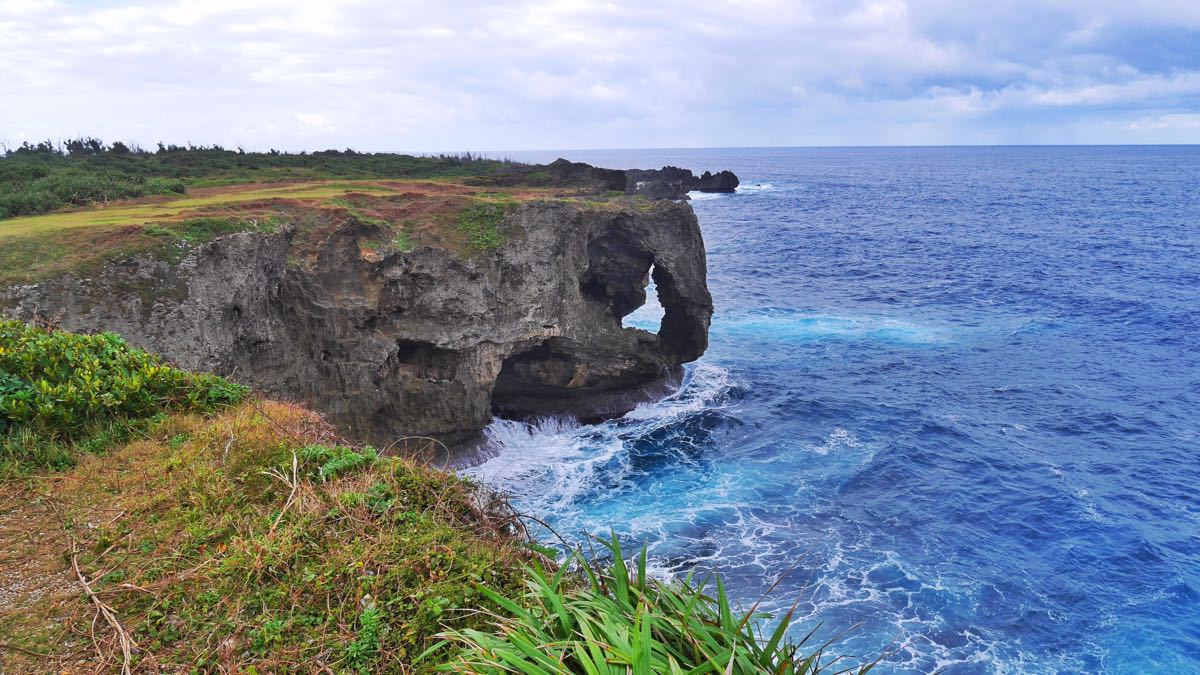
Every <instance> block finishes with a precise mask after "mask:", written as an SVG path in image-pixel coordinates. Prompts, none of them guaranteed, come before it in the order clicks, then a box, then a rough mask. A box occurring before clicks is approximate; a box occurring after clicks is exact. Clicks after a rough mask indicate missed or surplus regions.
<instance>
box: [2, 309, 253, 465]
mask: <svg viewBox="0 0 1200 675" xmlns="http://www.w3.org/2000/svg"><path fill="white" fill-rule="evenodd" d="M245 393H246V388H245V387H242V386H240V385H237V384H233V383H231V382H229V381H227V380H224V379H222V378H220V377H217V376H215V375H209V374H202V373H192V372H188V371H185V370H180V369H177V368H173V367H171V366H169V365H167V364H166V363H165V362H163V360H162V359H160V358H158V357H156V356H153V355H151V354H148V353H146V352H144V351H142V350H140V349H134V348H132V347H130V346H129V345H128V344H126V343H125V341H124V340H123V339H122V338H121V337H120V336H118V335H115V334H113V333H102V334H99V335H76V334H72V333H66V332H61V331H56V330H48V329H43V328H39V327H36V326H32V325H29V324H26V323H23V322H20V321H13V320H0V476H4V475H6V474H12V473H15V472H17V471H19V470H22V469H26V470H27V469H30V468H33V469H36V468H46V467H57V468H62V466H64V465H67V464H69V463H70V461H72V458H73V457H72V456H73V455H74V454H75V452H77V451H88V450H95V449H99V448H101V447H103V446H104V445H107V444H108V443H110V442H113V441H116V440H120V439H122V438H126V437H128V435H129V434H130V433H132V431H133V430H134V429H135V428H136V427H137V425H138V423H140V422H144V421H146V420H149V419H151V418H154V417H156V416H159V415H162V414H163V413H165V412H169V411H194V412H206V413H211V412H214V411H216V410H218V409H220V408H222V407H226V406H229V405H233V404H236V403H238V402H239V401H241V399H242V397H243V396H244V395H245Z"/></svg>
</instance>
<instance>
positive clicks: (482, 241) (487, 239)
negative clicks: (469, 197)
mask: <svg viewBox="0 0 1200 675" xmlns="http://www.w3.org/2000/svg"><path fill="white" fill-rule="evenodd" d="M514 207H515V203H513V202H508V201H502V202H480V203H476V204H471V205H469V206H465V207H463V209H462V210H461V211H459V214H458V229H459V231H460V232H462V233H463V234H465V235H466V236H467V242H468V245H469V246H470V248H471V250H472V251H475V252H485V251H494V250H496V249H497V248H500V245H501V244H503V243H504V234H503V233H501V232H500V224H501V223H502V222H503V221H504V217H505V216H506V215H508V212H509V211H510V210H512V209H513V208H514Z"/></svg>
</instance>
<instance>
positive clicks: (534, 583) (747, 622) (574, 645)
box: [422, 536, 875, 675]
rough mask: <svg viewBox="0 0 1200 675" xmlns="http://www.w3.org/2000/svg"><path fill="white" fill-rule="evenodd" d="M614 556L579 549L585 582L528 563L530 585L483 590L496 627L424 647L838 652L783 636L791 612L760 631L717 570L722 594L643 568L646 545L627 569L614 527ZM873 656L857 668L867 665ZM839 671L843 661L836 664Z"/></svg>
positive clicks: (688, 664)
mask: <svg viewBox="0 0 1200 675" xmlns="http://www.w3.org/2000/svg"><path fill="white" fill-rule="evenodd" d="M603 543H604V545H605V547H606V548H607V549H608V552H609V553H610V554H611V555H612V558H613V562H612V563H611V565H610V566H609V568H608V569H607V570H606V571H597V570H595V569H593V568H592V566H591V565H590V564H589V563H588V562H587V561H586V560H584V559H583V557H582V556H581V555H579V554H576V555H575V556H574V558H573V559H572V562H574V563H575V564H576V565H577V566H579V567H580V568H581V569H582V570H584V572H585V574H586V583H583V584H576V583H573V578H572V576H570V575H569V573H568V572H567V570H568V566H563V567H562V568H560V569H559V570H558V572H557V573H555V574H554V575H553V576H548V575H547V573H546V572H544V571H542V570H540V569H529V570H527V571H528V582H527V587H528V591H527V592H526V593H525V594H524V596H523V597H521V598H515V599H514V598H506V597H503V596H501V595H499V594H498V593H496V592H495V591H493V590H491V589H488V588H481V589H480V592H481V593H482V594H483V595H484V596H486V597H487V598H489V599H491V600H492V601H493V602H495V603H496V604H498V605H500V606H502V607H503V608H504V609H505V610H506V611H507V612H508V616H505V617H500V618H499V620H498V621H497V625H496V629H497V630H496V631H494V632H482V631H479V630H472V629H463V630H451V631H448V632H446V633H443V634H442V638H443V640H444V641H443V642H441V643H439V644H437V645H435V646H434V647H433V648H432V649H430V650H429V651H427V652H425V654H424V655H422V657H423V658H424V657H428V656H430V655H431V654H433V653H435V652H436V651H437V650H439V649H442V648H444V647H446V646H447V645H459V646H461V647H462V652H461V653H460V655H459V657H458V658H457V659H455V660H454V661H453V662H451V663H449V664H447V665H444V666H441V667H439V670H447V671H455V672H461V671H467V672H496V673H498V672H520V673H525V674H526V675H535V674H540V673H545V674H547V675H550V674H552V673H564V672H566V673H584V674H586V675H602V674H611V675H618V674H619V675H625V674H626V673H714V674H716V675H720V674H722V673H778V674H788V675H816V674H817V673H819V672H821V670H822V669H823V667H824V666H827V665H829V664H830V663H831V662H832V661H836V660H837V659H826V660H825V661H823V660H822V659H823V657H824V650H825V647H827V646H828V644H826V645H822V646H819V647H816V648H814V649H811V650H809V651H808V652H807V653H802V650H803V649H804V645H805V643H806V642H807V640H808V639H809V638H805V639H804V640H801V641H799V642H794V641H791V640H789V639H787V638H786V637H785V636H786V633H787V631H788V629H789V628H790V627H791V619H792V612H791V611H789V612H788V613H787V614H786V615H784V616H783V617H782V618H781V620H780V621H779V623H778V624H777V625H776V627H775V628H774V630H773V631H772V632H771V634H770V635H769V636H766V635H760V634H759V633H758V631H757V627H758V623H757V622H759V621H761V620H763V619H766V618H769V617H767V615H765V614H762V613H758V612H756V611H755V610H753V609H751V610H750V611H748V612H746V613H744V614H739V613H735V612H734V610H733V608H732V607H731V606H730V602H729V598H728V596H727V595H726V594H725V588H724V586H723V585H722V582H721V579H720V577H717V576H715V575H714V579H715V587H716V595H715V596H710V595H708V594H706V592H705V587H706V586H707V585H708V584H707V583H705V582H701V583H699V584H693V582H692V576H691V575H690V574H689V575H688V577H687V578H686V579H684V580H683V581H682V582H680V583H664V582H660V581H657V580H653V579H650V578H649V577H648V576H647V574H646V551H645V549H642V553H641V556H640V557H639V558H638V559H637V567H636V569H635V570H632V571H631V570H630V569H629V567H628V566H627V565H626V564H625V562H624V559H623V558H622V554H621V547H620V544H619V543H618V542H617V539H616V537H615V536H614V537H613V538H612V540H611V541H610V542H603ZM874 665H875V664H874V663H870V664H866V665H863V666H861V667H859V668H858V669H857V670H855V671H854V672H857V673H860V674H861V673H866V672H867V671H869V670H871V668H872V667H873V666H874ZM838 669H839V671H840V672H846V670H845V666H844V665H843V664H841V663H839V664H838Z"/></svg>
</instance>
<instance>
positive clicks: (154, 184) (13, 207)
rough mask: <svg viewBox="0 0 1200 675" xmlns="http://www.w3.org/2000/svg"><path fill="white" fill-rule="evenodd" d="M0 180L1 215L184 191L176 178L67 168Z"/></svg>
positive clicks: (3, 216) (22, 213)
mask: <svg viewBox="0 0 1200 675" xmlns="http://www.w3.org/2000/svg"><path fill="white" fill-rule="evenodd" d="M34 175H36V174H33V173H32V172H31V173H27V174H24V175H23V176H22V177H23V178H27V180H20V181H16V180H14V181H13V182H10V183H4V182H0V218H11V217H16V216H27V215H35V214H38V213H46V212H47V211H52V210H54V209H59V208H62V207H64V206H87V205H89V204H97V203H106V202H109V201H113V200H117V199H132V198H136V197H145V196H148V195H162V194H183V193H184V185H183V181H181V180H179V179H176V178H164V177H153V176H151V177H145V176H130V175H123V174H115V173H87V172H83V171H79V170H74V169H68V170H65V171H61V172H59V173H53V174H49V175H43V176H37V177H31V176H34Z"/></svg>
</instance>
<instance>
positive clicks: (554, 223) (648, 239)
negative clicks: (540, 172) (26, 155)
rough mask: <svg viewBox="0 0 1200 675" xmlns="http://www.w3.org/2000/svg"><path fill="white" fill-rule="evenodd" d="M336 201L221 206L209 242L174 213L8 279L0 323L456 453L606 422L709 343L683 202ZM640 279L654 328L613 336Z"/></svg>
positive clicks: (579, 197) (397, 197)
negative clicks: (505, 427) (48, 268)
mask: <svg viewBox="0 0 1200 675" xmlns="http://www.w3.org/2000/svg"><path fill="white" fill-rule="evenodd" d="M368 187H370V188H371V189H369V190H368V189H367V188H368ZM356 188H361V189H362V191H361V192H359V191H356ZM338 189H342V190H344V194H342V195H341V196H338V197H334V198H332V199H330V198H329V197H328V196H327V195H325V194H324V193H321V196H319V197H315V198H312V199H307V200H306V199H304V198H300V197H296V198H279V197H273V198H272V199H270V200H248V201H245V202H241V203H239V204H237V205H236V209H235V210H231V209H234V205H225V206H223V207H222V208H224V209H225V210H224V211H221V212H218V213H215V214H212V213H206V218H207V219H208V220H214V219H215V220H218V221H220V220H221V219H222V218H224V219H229V218H232V217H233V216H231V215H230V213H235V214H237V218H238V219H240V220H237V222H238V223H241V227H237V226H235V227H231V228H227V229H232V230H234V231H231V232H224V231H221V232H220V233H219V236H212V237H211V238H207V239H206V238H204V237H189V236H188V234H187V233H188V232H191V230H189V229H188V228H189V227H191V226H190V225H189V223H192V222H193V221H194V218H192V216H193V215H194V214H189V213H182V214H181V215H179V216H178V217H179V218H183V219H184V220H182V221H179V222H178V223H174V225H173V223H172V222H167V223H158V224H153V223H151V224H142V225H130V226H127V227H128V228H140V229H137V230H136V231H134V230H129V231H128V232H127V233H126V234H127V235H128V237H136V236H148V235H146V232H152V233H153V234H154V235H155V236H158V237H159V238H160V239H161V240H162V241H161V242H158V243H155V244H154V245H153V246H151V247H149V248H147V247H146V246H142V247H141V248H134V249H132V251H133V252H132V253H130V254H128V255H118V256H110V257H109V258H107V259H105V260H104V261H103V262H102V264H95V265H92V266H91V267H84V268H81V269H77V270H69V271H66V272H62V273H55V274H53V275H50V276H48V277H46V278H41V279H34V280H31V282H30V283H19V284H14V285H9V286H7V287H6V288H3V289H0V312H2V313H3V314H6V315H9V316H12V317H15V318H21V319H26V320H30V319H33V318H35V317H36V316H44V317H58V318H60V320H61V324H62V327H63V328H64V329H67V330H72V331H99V330H106V331H114V332H117V333H120V334H121V335H124V336H125V337H126V338H127V339H128V340H129V341H130V342H131V343H133V344H135V345H137V346H140V347H143V348H146V349H149V350H151V351H154V352H157V353H161V354H163V355H165V356H166V357H167V358H169V359H171V360H172V361H173V362H175V363H177V364H179V365H180V366H182V367H185V368H188V369H193V370H202V371H213V372H217V373H221V374H225V375H231V376H233V377H234V378H236V379H238V380H239V381H242V382H245V383H248V384H251V385H253V386H255V387H258V388H261V389H262V390H265V391H267V392H270V393H271V394H272V395H274V396H281V397H286V398H290V399H294V400H299V401H303V402H306V403H309V404H311V405H313V406H314V407H316V408H317V409H319V410H321V411H323V412H325V413H326V414H327V415H328V417H329V418H330V419H331V421H333V422H334V423H336V424H338V425H339V426H340V427H342V428H343V429H345V430H346V431H347V432H348V433H349V434H351V435H353V436H355V437H359V438H362V439H365V440H371V441H373V442H376V443H381V444H382V443H387V442H389V441H391V440H394V439H396V438H399V437H403V436H432V437H435V438H438V439H439V440H442V441H445V442H448V443H458V442H463V441H467V440H469V439H471V438H472V437H474V436H476V435H477V434H478V433H479V432H480V431H481V430H482V429H483V428H484V426H485V425H486V424H487V423H488V422H489V420H490V419H491V418H492V416H493V414H502V415H505V416H516V417H526V416H537V415H550V414H554V415H572V416H575V417H579V418H595V417H604V416H611V415H616V414H620V413H623V412H625V411H627V410H629V409H631V408H632V407H633V406H634V405H635V404H636V403H637V402H638V401H639V400H642V399H644V397H645V393H644V388H646V387H652V386H654V385H655V383H656V382H660V381H661V380H662V379H663V378H664V376H665V375H667V374H668V373H669V371H670V369H672V368H673V367H675V366H678V365H679V364H682V363H686V362H688V361H692V360H694V359H696V358H698V357H699V356H700V355H701V354H703V352H704V350H705V348H706V346H707V342H708V327H709V321H710V317H711V315H712V310H713V307H712V299H711V296H710V295H709V292H708V288H707V285H706V281H705V279H706V268H705V253H704V243H703V240H702V238H701V234H700V228H699V226H698V223H697V221H696V217H695V215H694V213H693V212H692V210H691V208H690V206H688V205H687V204H686V203H680V202H673V201H665V200H663V201H653V200H648V199H646V198H644V197H640V196H628V195H620V196H616V195H613V194H612V193H608V194H607V195H604V194H596V193H594V192H586V191H585V192H575V193H570V192H568V193H563V192H561V191H559V192H554V191H553V190H546V191H536V190H527V191H524V192H520V191H518V192H517V193H503V194H500V193H489V192H480V191H479V189H478V188H477V187H473V186H469V185H465V184H450V183H443V184H421V185H415V184H413V185H409V184H405V183H402V182H390V183H379V184H376V185H373V186H365V185H359V186H351V187H350V188H348V189H346V188H344V187H339V188H338ZM297 194H299V193H297ZM154 208H155V209H157V210H160V211H161V210H162V209H163V205H157V204H156V205H154ZM213 208H215V207H213ZM264 210H265V211H264ZM71 215H75V214H71ZM252 215H253V216H254V217H251V216H252ZM52 217H53V216H41V217H40V218H52ZM189 218H191V220H189ZM17 220H21V219H17ZM9 222H15V221H9ZM221 222H225V221H221ZM179 223H182V224H179ZM247 223H253V226H251V225H249V224H247ZM175 225H178V226H177V227H176V226H175ZM26 226H27V228H28V227H32V226H30V225H28V224H26ZM149 228H157V229H149ZM162 231H165V232H166V234H165V235H162V234H161V232H162ZM86 232H88V230H86V229H83V228H76V229H74V230H71V232H69V233H67V234H61V233H60V234H59V235H58V236H60V237H68V239H69V238H70V237H75V238H76V239H79V238H81V237H86V236H91V235H87V234H85V233H86ZM0 234H2V233H0ZM87 241H88V240H86V238H85V239H80V243H76V244H74V245H75V246H83V247H86V246H87ZM156 241H157V240H156ZM651 278H652V279H653V280H654V282H655V286H656V288H657V290H658V294H659V301H660V303H661V304H662V306H663V308H664V310H665V316H664V317H663V320H662V324H661V327H660V329H659V331H658V332H657V333H652V332H648V331H644V330H639V329H635V328H628V327H623V326H622V323H621V320H622V318H623V317H625V316H627V315H628V314H629V313H631V312H632V311H633V310H635V309H637V308H638V307H639V306H641V305H642V304H643V303H644V302H645V300H646V287H647V284H648V282H649V280H650V279H651Z"/></svg>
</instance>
